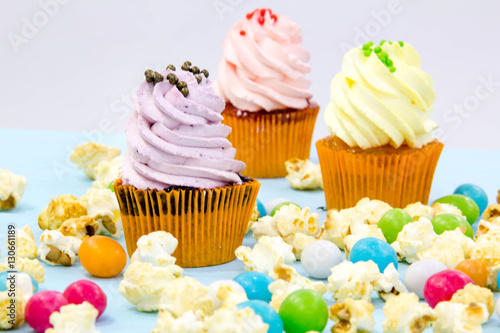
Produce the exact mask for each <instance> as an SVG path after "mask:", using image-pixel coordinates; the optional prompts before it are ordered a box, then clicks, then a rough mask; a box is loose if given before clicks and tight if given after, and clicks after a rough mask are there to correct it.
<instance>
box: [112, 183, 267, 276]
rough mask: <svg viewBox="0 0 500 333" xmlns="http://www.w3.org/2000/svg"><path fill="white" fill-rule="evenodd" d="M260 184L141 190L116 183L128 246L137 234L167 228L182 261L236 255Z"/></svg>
mask: <svg viewBox="0 0 500 333" xmlns="http://www.w3.org/2000/svg"><path fill="white" fill-rule="evenodd" d="M259 187H260V184H259V182H258V181H256V180H253V179H250V180H248V181H246V182H244V183H243V184H242V185H228V186H225V187H220V188H214V189H191V188H182V189H171V190H168V191H167V190H163V191H157V190H149V189H148V190H141V189H137V188H135V187H134V186H131V185H122V181H121V180H120V179H118V180H117V181H116V182H115V184H114V189H115V193H116V197H117V198H118V203H119V205H120V210H121V217H122V223H123V232H124V234H125V242H126V244H127V252H128V254H129V256H131V255H132V254H133V253H134V251H135V250H136V248H137V245H136V243H137V240H138V239H139V238H140V237H141V236H143V235H147V234H149V233H151V232H153V231H158V230H163V231H166V232H169V233H171V234H172V235H173V236H174V237H175V238H177V240H178V241H179V245H178V246H177V249H176V250H175V252H174V253H173V256H174V257H175V258H176V259H177V261H176V264H177V265H179V266H181V267H203V266H211V265H218V264H222V263H226V262H229V261H231V260H233V259H235V254H234V251H235V250H236V249H237V248H238V246H240V245H241V243H242V242H243V237H244V236H245V231H246V228H247V225H248V221H249V220H250V216H251V214H252V209H253V206H254V204H255V201H256V199H257V193H258V191H259Z"/></svg>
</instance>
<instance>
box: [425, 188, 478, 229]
mask: <svg viewBox="0 0 500 333" xmlns="http://www.w3.org/2000/svg"><path fill="white" fill-rule="evenodd" d="M436 202H438V203H445V204H450V205H453V206H455V207H457V208H458V209H460V211H461V212H462V214H463V215H464V216H465V217H466V218H467V221H468V222H469V223H470V224H471V225H473V224H474V222H476V220H477V218H478V217H479V207H478V205H477V203H476V202H475V201H474V200H472V199H471V198H469V197H467V196H465V195H462V194H452V195H447V196H445V197H442V198H440V199H437V200H436V201H434V203H436Z"/></svg>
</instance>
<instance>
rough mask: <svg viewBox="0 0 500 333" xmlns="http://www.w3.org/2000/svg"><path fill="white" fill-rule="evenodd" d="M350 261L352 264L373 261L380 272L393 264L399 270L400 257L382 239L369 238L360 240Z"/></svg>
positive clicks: (353, 249) (350, 256)
mask: <svg viewBox="0 0 500 333" xmlns="http://www.w3.org/2000/svg"><path fill="white" fill-rule="evenodd" d="M349 260H351V261H352V262H358V261H368V260H372V261H373V262H374V263H376V264H377V266H378V269H379V270H380V272H384V270H385V268H386V267H387V266H389V264H390V263H391V262H392V263H393V264H394V268H396V269H398V256H397V254H396V251H394V249H393V248H392V247H391V246H390V245H389V244H387V242H384V241H383V240H381V239H378V238H374V237H367V238H362V239H360V240H359V241H358V242H357V243H356V244H354V246H353V247H352V249H351V254H350V255H349Z"/></svg>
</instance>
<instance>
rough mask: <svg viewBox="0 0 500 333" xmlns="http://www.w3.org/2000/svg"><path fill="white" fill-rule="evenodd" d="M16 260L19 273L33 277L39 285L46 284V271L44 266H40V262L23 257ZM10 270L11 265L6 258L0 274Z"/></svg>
mask: <svg viewBox="0 0 500 333" xmlns="http://www.w3.org/2000/svg"><path fill="white" fill-rule="evenodd" d="M16 259H17V261H16V269H17V270H18V271H20V272H23V273H26V274H28V275H30V276H32V277H33V278H34V279H35V281H36V282H37V283H43V282H45V270H44V269H43V266H42V265H41V264H40V261H38V259H29V258H22V257H19V258H16ZM9 270H10V268H9V264H8V263H7V258H5V262H3V263H0V273H1V272H5V271H9Z"/></svg>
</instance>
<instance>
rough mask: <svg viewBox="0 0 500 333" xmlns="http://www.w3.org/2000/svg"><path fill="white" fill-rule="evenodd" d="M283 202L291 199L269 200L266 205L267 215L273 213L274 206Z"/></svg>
mask: <svg viewBox="0 0 500 333" xmlns="http://www.w3.org/2000/svg"><path fill="white" fill-rule="evenodd" d="M283 202H290V199H287V198H275V199H272V200H270V201H268V202H267V203H266V205H265V207H266V212H267V215H271V213H272V211H273V209H274V207H276V206H278V205H279V204H282V203H283Z"/></svg>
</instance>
